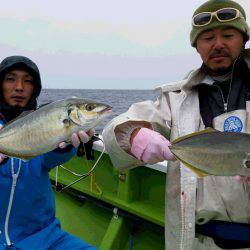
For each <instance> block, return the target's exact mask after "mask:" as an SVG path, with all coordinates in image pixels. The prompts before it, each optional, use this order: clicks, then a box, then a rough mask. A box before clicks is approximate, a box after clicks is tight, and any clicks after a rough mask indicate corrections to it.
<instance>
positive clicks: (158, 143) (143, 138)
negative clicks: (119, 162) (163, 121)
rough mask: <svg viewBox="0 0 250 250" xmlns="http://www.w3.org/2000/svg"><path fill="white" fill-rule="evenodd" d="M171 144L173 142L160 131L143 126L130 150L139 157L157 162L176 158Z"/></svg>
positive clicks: (150, 162)
mask: <svg viewBox="0 0 250 250" xmlns="http://www.w3.org/2000/svg"><path fill="white" fill-rule="evenodd" d="M170 145H171V143H170V142H169V141H168V140H167V139H166V138H165V137H163V136H162V135H161V134H159V133H158V132H155V131H153V130H151V129H148V128H141V129H140V130H139V132H138V133H137V135H136V136H135V137H134V139H133V141H132V146H131V150H130V151H131V153H132V154H133V155H134V156H135V157H136V158H137V159H139V160H141V161H144V162H145V163H149V164H155V163H157V162H160V161H164V160H168V161H174V160H176V158H175V156H174V155H173V154H172V152H171V151H170V149H169V147H168V146H170Z"/></svg>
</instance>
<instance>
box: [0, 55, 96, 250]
mask: <svg viewBox="0 0 250 250" xmlns="http://www.w3.org/2000/svg"><path fill="white" fill-rule="evenodd" d="M40 91H41V79H40V73H39V70H38V68H37V66H36V64H35V63H34V62H33V61H31V60H30V59H29V58H26V57H23V56H11V57H7V58H5V59H4V60H3V61H2V62H1V64H0V126H3V125H4V124H5V123H6V122H9V121H11V120H12V119H14V118H16V117H17V116H19V115H20V114H21V113H22V112H23V111H27V110H34V109H36V108H37V97H38V96H39V94H40ZM92 133H93V131H89V132H88V133H85V132H84V131H80V132H79V133H78V134H73V135H72V137H71V143H72V145H73V146H74V147H73V146H72V145H69V146H66V147H65V145H64V144H65V143H64V142H62V143H61V144H60V147H58V149H56V150H54V151H52V152H48V153H46V154H44V155H40V156H37V157H35V158H33V159H31V160H30V161H27V162H24V161H22V160H20V159H14V158H6V157H4V156H2V155H1V156H0V250H3V249H4V250H7V249H20V250H46V249H51V250H52V249H53V250H59V249H65V250H68V249H69V250H70V249H72V250H77V249H87V250H93V249H95V248H93V247H91V246H90V245H88V244H87V243H85V242H84V241H82V240H80V239H79V238H77V237H75V236H73V235H70V234H68V233H66V232H65V231H63V230H62V229H61V227H60V222H59V220H58V219H57V218H56V217H55V200H54V196H53V192H52V188H51V184H50V179H49V171H50V169H51V168H53V167H55V166H57V165H59V164H62V163H64V162H66V161H68V160H69V159H70V158H71V157H72V156H74V155H75V153H76V149H75V147H77V146H78V145H79V143H80V140H81V141H83V142H84V143H85V142H87V141H88V140H89V138H90V136H91V134H92Z"/></svg>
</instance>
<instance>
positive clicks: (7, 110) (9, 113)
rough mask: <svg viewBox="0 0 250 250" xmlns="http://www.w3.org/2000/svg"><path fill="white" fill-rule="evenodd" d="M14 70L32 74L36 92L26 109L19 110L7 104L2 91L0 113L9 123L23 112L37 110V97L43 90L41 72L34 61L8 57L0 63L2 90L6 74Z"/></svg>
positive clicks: (0, 84)
mask: <svg viewBox="0 0 250 250" xmlns="http://www.w3.org/2000/svg"><path fill="white" fill-rule="evenodd" d="M14 69H21V70H26V71H27V72H29V73H30V74H31V76H32V77H33V79H34V92H33V95H32V97H31V99H30V101H29V103H28V104H27V105H26V107H24V108H19V107H12V106H10V105H8V104H7V103H5V101H4V99H3V96H2V91H0V112H1V113H2V114H3V115H4V117H5V118H6V120H7V121H9V120H12V119H13V118H15V117H17V116H18V115H19V114H21V113H22V112H23V111H26V110H34V109H36V107H37V97H38V96H39V94H40V92H41V88H42V83H41V77H40V72H39V69H38V67H37V65H36V64H35V63H34V62H33V61H32V60H30V59H29V58H27V57H25V56H10V57H6V58H5V59H4V60H3V61H2V62H1V63H0V88H1V87H2V82H3V79H4V76H5V74H6V73H7V72H9V71H11V70H14Z"/></svg>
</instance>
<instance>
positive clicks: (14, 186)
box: [4, 158, 22, 246]
mask: <svg viewBox="0 0 250 250" xmlns="http://www.w3.org/2000/svg"><path fill="white" fill-rule="evenodd" d="M21 166H22V161H21V160H20V159H19V166H18V170H17V173H16V174H15V172H14V159H13V158H11V176H12V185H11V191H10V199H9V204H8V209H7V214H6V217H5V224H4V231H5V239H6V244H7V246H11V245H12V243H11V241H10V237H9V219H10V212H11V208H12V203H13V198H14V193H15V188H16V183H17V179H18V176H19V173H20V170H21Z"/></svg>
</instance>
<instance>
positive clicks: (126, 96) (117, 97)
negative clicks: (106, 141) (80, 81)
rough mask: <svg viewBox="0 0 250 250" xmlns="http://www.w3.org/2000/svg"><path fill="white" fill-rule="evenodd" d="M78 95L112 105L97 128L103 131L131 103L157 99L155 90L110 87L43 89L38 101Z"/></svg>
mask: <svg viewBox="0 0 250 250" xmlns="http://www.w3.org/2000/svg"><path fill="white" fill-rule="evenodd" d="M72 96H77V97H81V98H88V99H93V100H96V101H99V102H103V103H107V104H109V105H110V106H111V107H112V110H113V112H112V114H111V115H110V116H108V117H106V118H105V119H104V120H103V122H102V123H101V124H100V125H99V126H98V127H97V128H96V131H97V132H98V133H101V131H102V129H103V127H104V126H105V125H106V124H107V122H108V121H109V120H111V119H112V118H113V117H115V116H117V115H119V114H121V113H123V112H125V111H126V110H127V109H128V108H129V107H130V105H131V104H133V103H135V102H140V101H145V100H155V99H156V97H157V92H155V91H153V90H110V89H94V90H93V89H43V90H42V92H41V95H40V96H39V99H38V103H39V104H40V105H41V104H44V103H48V102H51V101H55V100H60V99H64V98H67V97H72Z"/></svg>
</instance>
